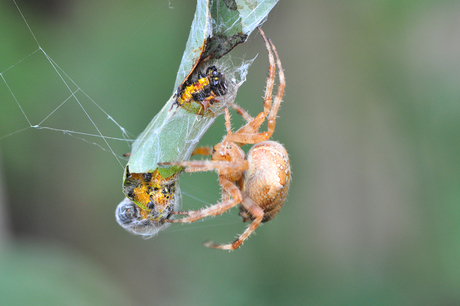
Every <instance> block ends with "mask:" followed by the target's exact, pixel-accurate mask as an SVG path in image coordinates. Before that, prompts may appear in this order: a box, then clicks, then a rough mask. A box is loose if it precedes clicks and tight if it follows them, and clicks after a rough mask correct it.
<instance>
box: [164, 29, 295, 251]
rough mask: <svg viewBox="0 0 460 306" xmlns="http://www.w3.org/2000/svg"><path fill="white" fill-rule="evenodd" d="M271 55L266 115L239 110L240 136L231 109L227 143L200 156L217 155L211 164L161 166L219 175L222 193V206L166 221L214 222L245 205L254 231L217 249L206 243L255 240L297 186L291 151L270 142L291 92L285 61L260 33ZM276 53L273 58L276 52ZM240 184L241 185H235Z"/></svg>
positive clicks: (199, 151)
mask: <svg viewBox="0 0 460 306" xmlns="http://www.w3.org/2000/svg"><path fill="white" fill-rule="evenodd" d="M260 33H261V35H262V37H263V38H264V41H265V45H266V48H267V50H268V58H269V62H270V68H269V76H268V79H267V88H266V92H265V98H264V111H263V112H262V113H260V114H259V115H258V116H257V117H255V118H252V117H251V116H250V115H249V114H248V113H247V112H246V111H244V110H243V109H242V108H241V107H239V106H238V105H236V104H234V105H233V107H234V108H235V109H236V110H237V112H238V113H239V114H241V115H242V116H243V117H244V118H245V119H246V120H247V121H248V122H247V124H246V125H244V126H243V127H241V128H240V129H239V130H238V131H237V132H235V133H233V132H232V130H231V123H230V114H229V111H228V108H225V127H226V130H227V135H226V136H225V137H224V139H223V141H222V142H221V143H218V144H217V145H215V146H214V148H213V149H211V148H209V147H201V148H197V149H196V150H195V151H194V153H195V154H201V155H211V160H201V161H199V160H197V161H183V162H167V163H160V164H159V165H178V166H185V167H188V168H186V170H185V171H186V172H198V171H210V170H214V169H215V170H217V173H218V175H219V184H220V186H221V187H222V202H221V203H218V204H215V205H212V206H210V207H206V208H203V209H200V210H196V211H176V212H172V213H173V214H177V215H185V217H183V218H179V219H169V220H164V221H165V222H171V223H186V222H195V221H197V220H200V219H202V218H205V217H208V216H217V215H220V214H222V213H224V212H225V211H227V210H229V209H230V208H232V207H234V206H236V205H238V204H241V205H240V212H239V215H240V216H241V217H242V218H243V222H246V221H248V220H252V223H251V224H250V225H249V227H248V228H247V229H246V230H245V231H244V232H243V234H241V235H240V236H239V237H238V238H237V239H236V240H235V241H234V242H233V243H230V244H223V245H219V244H215V243H213V242H206V243H205V246H207V247H211V248H216V249H224V250H235V249H237V248H238V247H239V246H240V245H241V244H242V243H243V242H244V241H245V240H246V239H247V238H248V237H249V235H250V234H251V233H252V232H253V231H254V230H255V229H256V228H257V227H258V226H259V225H260V223H261V222H267V221H269V220H271V219H273V218H274V217H275V216H276V215H277V214H278V212H279V211H280V209H281V207H282V206H283V203H284V201H285V199H286V196H287V193H288V189H289V184H290V180H291V168H290V163H289V157H288V153H287V151H286V149H285V148H284V147H283V145H281V144H280V143H278V142H276V141H268V139H269V138H270V137H271V135H272V134H273V132H274V130H275V120H276V114H277V112H278V109H279V106H280V104H281V100H282V97H283V92H284V88H285V85H286V84H285V80H284V73H283V69H282V67H281V61H280V59H279V57H278V53H277V52H276V49H275V46H274V45H273V43H272V42H271V41H270V40H269V39H267V38H266V37H265V34H264V32H263V31H262V30H261V29H260ZM272 50H273V52H272ZM273 53H274V54H275V56H276V64H277V66H278V75H279V86H278V92H277V94H276V97H275V99H274V101H273V103H272V92H273V85H274V82H275V68H276V66H275V59H274V57H273ZM267 116H268V128H267V131H266V132H263V133H259V127H260V126H261V125H262V123H263V122H264V120H265V118H266V117H267ZM244 144H254V146H253V147H252V148H251V149H250V150H249V152H248V154H247V156H246V157H245V153H244V151H243V150H242V149H241V148H240V147H241V146H243V145H244ZM235 182H236V185H235Z"/></svg>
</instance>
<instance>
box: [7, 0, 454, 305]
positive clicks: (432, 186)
mask: <svg viewBox="0 0 460 306" xmlns="http://www.w3.org/2000/svg"><path fill="white" fill-rule="evenodd" d="M18 3H19V5H20V7H21V9H22V12H23V13H24V15H25V18H26V20H27V21H28V23H29V24H30V26H31V28H32V30H33V31H34V34H35V35H36V37H37V39H38V41H39V43H40V45H41V46H42V47H43V50H44V51H45V52H46V53H47V54H49V55H50V57H51V58H52V59H53V60H54V61H56V62H57V64H58V65H60V67H61V68H62V69H63V70H64V71H65V72H66V73H67V74H69V76H70V77H71V78H73V80H74V81H75V82H76V83H77V84H78V86H80V88H81V89H82V90H84V92H86V93H87V94H88V95H89V96H90V97H91V98H92V99H93V100H95V101H96V102H97V104H98V105H99V106H100V107H102V108H103V109H104V110H106V111H107V112H108V114H109V115H110V116H112V117H113V118H114V119H115V120H116V121H117V122H118V123H119V124H120V125H121V126H123V127H124V128H126V130H127V131H129V132H131V133H132V135H133V136H132V137H135V135H137V134H139V133H140V132H141V131H142V130H143V129H144V128H145V126H146V125H147V124H148V122H149V121H150V120H151V119H152V118H153V116H154V115H155V114H156V113H157V112H158V111H159V110H160V109H161V107H162V106H163V104H164V103H165V101H167V99H168V98H169V97H170V95H171V94H172V92H173V90H174V88H172V86H173V83H174V79H175V75H176V72H177V69H178V67H179V63H180V60H181V57H182V52H183V50H184V47H185V42H186V40H187V37H188V34H189V30H190V25H191V21H192V19H193V14H194V11H195V3H193V1H184V0H182V1H174V0H170V1H167V0H164V1H163V0H162V1H145V0H141V1H134V2H133V1H120V0H114V1H110V2H107V1H105V2H103V1H97V0H93V1H52V0H48V1H18ZM459 15H460V3H459V2H457V1H440V2H436V3H435V2H431V1H391V0H386V1H385V0H381V1H349V2H343V1H303V2H301V1H296V2H294V1H281V2H280V3H279V4H278V5H277V6H276V7H275V8H274V10H273V11H272V13H271V14H270V16H269V18H268V21H267V22H266V23H265V24H264V26H263V28H264V30H265V33H266V34H267V35H268V36H269V37H270V38H271V39H272V40H273V42H274V44H275V45H276V46H277V49H278V52H279V54H280V57H281V60H282V63H283V67H284V69H285V74H286V79H287V87H286V95H285V98H284V103H283V104H282V107H281V110H280V112H279V120H278V121H277V126H276V131H275V134H274V136H273V138H274V139H275V140H279V141H280V142H282V143H284V144H285V146H286V148H287V149H288V151H289V152H290V156H291V163H292V168H293V181H292V184H291V191H290V194H289V197H288V200H287V202H286V203H285V206H284V208H283V209H282V211H281V212H280V214H279V216H278V217H277V218H275V219H274V220H273V221H270V222H268V223H266V224H264V225H263V226H261V227H260V228H258V229H257V231H256V235H254V236H251V237H250V239H249V240H248V241H247V242H246V243H245V244H244V246H243V247H242V248H241V249H239V250H237V251H234V252H232V253H228V252H224V251H217V250H210V249H207V248H205V247H204V246H203V245H202V244H201V243H202V242H203V241H205V240H207V239H212V240H214V241H216V242H220V243H225V242H230V241H232V240H233V239H234V237H235V236H236V235H237V234H239V233H241V232H242V231H243V230H244V228H245V226H246V225H244V224H243V223H242V222H241V219H240V218H239V217H238V216H237V210H236V209H234V210H232V211H231V212H229V213H226V214H225V215H223V216H219V217H216V218H213V219H211V220H206V221H205V222H197V223H196V224H190V225H173V226H171V227H169V228H168V229H167V230H166V231H164V232H161V233H160V234H159V235H158V236H157V237H155V238H153V239H150V240H144V239H142V238H140V237H137V236H132V235H130V234H129V233H127V232H125V231H124V230H123V229H122V228H121V227H120V226H118V224H117V223H116V222H115V218H114V210H115V207H116V205H117V204H118V203H119V202H120V201H121V200H122V198H123V195H122V192H121V183H122V173H123V169H122V166H121V165H120V163H118V161H117V160H116V158H115V157H114V156H113V155H112V153H111V152H110V151H107V150H105V151H104V150H101V149H100V148H99V147H97V146H95V145H92V144H91V143H92V142H97V143H99V144H101V142H100V140H98V139H93V138H92V137H89V136H78V135H75V136H78V137H81V138H83V139H84V140H85V141H81V140H79V139H78V137H70V136H69V135H65V134H63V133H62V132H56V131H50V130H37V129H31V128H29V129H26V130H25V131H22V132H19V133H16V134H14V135H12V136H9V137H6V138H3V139H1V140H0V227H1V229H0V230H1V232H0V304H2V305H25V304H35V305H38V304H46V305H145V304H147V305H216V304H222V305H253V304H255V303H257V304H260V305H280V304H283V305H300V304H304V305H305V304H308V305H460V141H459V140H460V120H459V118H460V86H459V83H460V22H459V20H460V19H459V18H458V16H459ZM36 49H37V44H36V43H35V41H34V38H33V37H32V36H31V35H30V33H29V32H28V30H27V26H26V25H25V23H24V21H23V20H22V18H21V16H20V14H19V12H18V10H17V9H16V8H15V6H14V3H13V2H12V1H10V0H4V1H2V2H1V3H0V72H1V73H2V76H3V77H4V78H5V79H6V80H7V82H8V84H9V85H10V87H11V90H12V91H13V93H14V95H15V97H16V99H17V100H18V101H19V104H20V105H21V107H22V108H23V109H24V112H25V113H26V115H27V116H28V117H29V119H30V121H31V124H32V125H34V124H38V123H39V122H40V121H41V120H43V119H44V118H45V117H46V116H47V115H49V114H50V113H51V112H52V111H53V110H54V109H56V108H57V107H58V106H59V104H60V103H62V102H63V101H64V100H65V99H66V98H67V97H68V96H69V93H68V90H67V89H66V87H65V85H64V83H63V82H62V81H61V80H59V78H58V76H57V74H56V73H55V72H54V71H53V69H52V66H51V65H50V64H49V62H48V61H47V60H46V58H45V57H44V55H43V53H42V52H40V51H38V52H36V53H34V54H33V55H31V56H29V57H27V55H28V54H30V53H32V52H33V51H35V50H36ZM256 54H259V55H258V57H257V59H256V61H255V62H254V64H253V66H252V67H251V69H250V71H249V76H248V81H247V82H246V83H245V84H244V85H243V87H242V88H241V89H240V92H239V94H238V97H237V102H238V103H239V104H240V105H242V106H243V107H244V108H246V109H248V111H249V112H250V113H251V114H257V113H258V112H260V111H261V109H262V103H263V102H262V95H263V91H264V82H265V79H266V76H267V66H268V60H267V55H266V50H265V47H264V44H263V41H262V39H261V37H260V35H259V34H257V33H254V34H253V35H251V37H250V38H249V41H248V43H246V44H244V45H241V46H238V47H237V49H236V50H234V52H232V55H233V56H239V57H245V58H246V59H250V58H253V57H254V56H255V55H256ZM21 59H24V60H23V61H22V62H20V63H18V61H19V60H21ZM12 65H13V67H12V68H9V67H10V66H12ZM71 89H72V90H75V89H76V87H75V86H72V88H71ZM79 94H80V95H81V93H79ZM81 99H82V103H86V104H85V107H86V108H87V109H88V111H90V112H91V114H92V116H93V119H94V121H95V122H96V124H97V126H98V128H100V129H101V131H102V133H103V134H104V135H110V136H114V137H121V136H122V133H121V132H120V130H119V129H118V128H117V126H116V125H114V124H113V123H112V122H111V121H110V120H107V116H106V115H103V114H100V113H99V112H98V110H97V109H96V108H95V107H94V106H91V102H90V101H89V100H87V99H85V98H84V96H83V95H81ZM0 100H1V102H0V105H1V108H0V109H1V111H0V137H3V136H5V135H8V134H10V133H13V132H16V131H19V130H21V129H23V128H27V127H29V123H27V121H26V119H25V117H24V115H23V114H22V113H21V110H20V109H19V107H18V106H17V104H16V102H15V101H14V99H13V96H12V95H11V93H10V92H9V90H8V89H7V87H6V86H5V84H4V82H0ZM234 117H235V118H236V116H234ZM235 122H236V123H235V124H234V127H237V126H238V125H239V124H241V122H239V123H238V121H237V120H236V121H235ZM42 126H47V127H53V128H57V129H69V130H72V131H81V132H88V133H91V134H95V133H96V131H95V130H94V127H93V126H92V125H91V123H90V122H89V121H88V119H87V118H86V117H85V116H84V114H83V112H82V110H81V108H80V107H79V106H78V104H77V103H76V102H75V101H69V102H68V103H65V104H64V106H63V107H62V108H60V109H59V110H58V111H56V113H53V115H52V116H51V117H50V118H49V119H47V121H45V122H44V123H43V124H42ZM224 133H225V128H224V124H223V118H219V119H218V120H217V122H216V123H215V125H214V126H212V128H211V129H210V130H209V131H208V133H207V134H206V135H205V137H204V138H203V139H202V142H201V144H203V145H212V144H215V143H217V142H219V141H220V139H221V137H222V136H223V135H224ZM110 144H111V146H112V147H113V149H114V151H115V153H116V154H118V155H121V154H122V153H125V152H128V151H129V143H128V142H123V141H111V142H110ZM216 178H217V176H216V175H215V174H214V173H202V174H194V175H193V176H190V175H183V177H182V178H181V188H182V190H183V191H184V194H183V197H182V200H183V206H184V207H187V208H192V209H194V208H199V207H202V206H204V205H205V204H206V205H209V204H213V203H216V202H217V201H218V200H219V186H218V184H217V181H216ZM203 202H204V203H205V204H204V203H203Z"/></svg>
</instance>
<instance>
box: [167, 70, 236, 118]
mask: <svg viewBox="0 0 460 306" xmlns="http://www.w3.org/2000/svg"><path fill="white" fill-rule="evenodd" d="M226 93H227V81H226V80H225V76H224V74H223V73H222V72H220V71H219V70H218V69H217V68H216V66H210V67H208V69H206V73H205V74H203V73H202V72H201V71H200V72H198V78H197V79H196V80H188V81H186V82H185V83H184V85H183V86H180V87H179V88H178V89H177V92H176V101H175V102H174V103H173V105H175V104H177V105H179V106H186V107H189V108H190V109H191V103H192V102H193V101H195V102H197V103H199V104H201V106H200V109H199V110H198V112H197V114H202V115H203V114H204V113H205V112H206V109H207V108H208V107H209V105H212V104H213V102H214V101H213V99H214V98H216V97H218V96H223V95H225V94H226Z"/></svg>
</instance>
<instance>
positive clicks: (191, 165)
mask: <svg viewBox="0 0 460 306" xmlns="http://www.w3.org/2000/svg"><path fill="white" fill-rule="evenodd" d="M158 165H172V166H183V167H188V168H187V169H185V172H200V171H211V170H214V169H216V170H217V171H218V172H219V174H223V175H225V174H232V173H236V172H242V171H245V170H247V169H248V168H249V164H248V161H247V160H242V161H239V162H227V161H211V160H189V161H183V162H169V163H158Z"/></svg>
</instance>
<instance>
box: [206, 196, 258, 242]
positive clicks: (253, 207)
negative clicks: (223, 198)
mask: <svg viewBox="0 0 460 306" xmlns="http://www.w3.org/2000/svg"><path fill="white" fill-rule="evenodd" d="M241 205H242V206H244V208H246V209H247V210H248V211H249V212H250V213H251V215H252V216H253V217H254V221H252V223H251V224H250V225H249V227H248V228H247V229H246V230H245V231H244V232H243V234H241V235H240V236H239V237H238V239H236V240H235V241H234V242H233V243H230V244H215V243H214V242H212V241H208V242H205V244H204V245H205V246H207V247H208V248H214V249H220V250H230V251H231V250H236V249H237V248H239V247H240V245H241V244H242V243H243V242H244V241H245V240H246V239H248V237H249V235H251V233H252V232H253V231H254V230H255V229H256V228H257V227H258V226H259V225H260V223H261V222H262V219H263V217H264V211H263V210H262V208H260V207H259V206H257V204H256V203H254V201H252V200H251V199H250V198H248V197H246V198H244V199H243V201H242V202H241Z"/></svg>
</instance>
